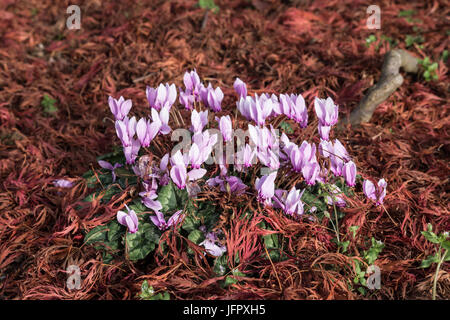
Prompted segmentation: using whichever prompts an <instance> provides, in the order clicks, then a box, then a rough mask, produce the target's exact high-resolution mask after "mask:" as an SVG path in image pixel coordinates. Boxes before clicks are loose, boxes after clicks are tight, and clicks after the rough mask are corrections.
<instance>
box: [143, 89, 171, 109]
mask: <svg viewBox="0 0 450 320" xmlns="http://www.w3.org/2000/svg"><path fill="white" fill-rule="evenodd" d="M146 94H147V101H148V103H149V105H150V108H155V109H156V110H158V111H159V110H160V109H161V108H163V107H167V108H168V109H169V110H170V108H171V107H172V105H173V104H174V103H175V101H176V99H177V88H176V87H175V84H171V85H170V86H169V84H168V83H166V84H165V85H163V84H162V83H161V84H160V85H159V86H158V88H151V87H148V86H147V89H146Z"/></svg>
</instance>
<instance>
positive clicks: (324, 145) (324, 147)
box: [319, 139, 333, 158]
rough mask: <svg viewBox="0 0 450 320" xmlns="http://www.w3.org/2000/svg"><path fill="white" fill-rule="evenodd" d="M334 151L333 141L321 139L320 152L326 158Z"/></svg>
mask: <svg viewBox="0 0 450 320" xmlns="http://www.w3.org/2000/svg"><path fill="white" fill-rule="evenodd" d="M332 152H333V143H332V142H330V141H327V140H323V139H320V143H319V153H320V155H321V156H322V157H324V158H329V157H330V155H331V154H332Z"/></svg>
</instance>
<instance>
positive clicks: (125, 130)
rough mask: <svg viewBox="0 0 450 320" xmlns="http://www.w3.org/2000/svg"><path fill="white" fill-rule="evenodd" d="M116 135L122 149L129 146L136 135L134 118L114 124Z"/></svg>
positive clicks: (117, 121) (124, 119)
mask: <svg viewBox="0 0 450 320" xmlns="http://www.w3.org/2000/svg"><path fill="white" fill-rule="evenodd" d="M115 127H116V134H117V136H118V137H119V139H120V141H121V142H122V145H123V146H124V147H129V146H131V142H132V139H133V137H134V134H135V133H136V117H132V118H131V119H130V118H128V117H125V118H123V120H116V122H115Z"/></svg>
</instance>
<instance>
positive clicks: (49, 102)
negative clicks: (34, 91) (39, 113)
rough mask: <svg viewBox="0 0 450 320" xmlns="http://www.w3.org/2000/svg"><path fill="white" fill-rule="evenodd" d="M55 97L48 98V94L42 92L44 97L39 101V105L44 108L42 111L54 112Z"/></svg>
mask: <svg viewBox="0 0 450 320" xmlns="http://www.w3.org/2000/svg"><path fill="white" fill-rule="evenodd" d="M55 102H56V100H55V99H52V98H50V97H49V96H48V95H46V94H44V97H43V98H42V101H41V106H42V107H43V108H44V112H45V113H47V114H54V113H56V112H57V111H58V108H57V107H56V106H55Z"/></svg>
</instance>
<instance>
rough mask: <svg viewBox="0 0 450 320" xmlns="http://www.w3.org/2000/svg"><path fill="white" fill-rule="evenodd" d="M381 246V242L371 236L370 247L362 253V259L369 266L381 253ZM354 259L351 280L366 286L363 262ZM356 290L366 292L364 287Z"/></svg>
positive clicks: (382, 246)
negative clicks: (354, 274)
mask: <svg viewBox="0 0 450 320" xmlns="http://www.w3.org/2000/svg"><path fill="white" fill-rule="evenodd" d="M383 248H384V244H383V242H381V241H379V240H375V238H373V237H372V239H371V247H370V248H369V250H366V251H364V253H363V260H364V261H365V262H366V263H367V265H368V266H369V267H370V266H371V265H373V263H374V262H375V261H376V260H377V259H378V255H379V254H380V253H381V251H383ZM354 261H355V271H356V277H355V278H354V279H353V282H354V283H355V284H361V285H363V286H367V281H366V277H365V276H366V274H367V271H363V263H362V262H361V261H359V260H354ZM358 291H359V292H360V293H361V294H366V289H365V288H364V287H359V288H358Z"/></svg>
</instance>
